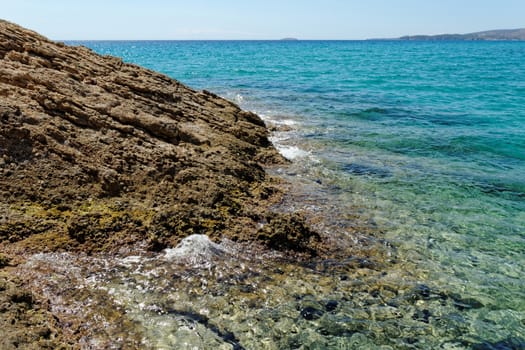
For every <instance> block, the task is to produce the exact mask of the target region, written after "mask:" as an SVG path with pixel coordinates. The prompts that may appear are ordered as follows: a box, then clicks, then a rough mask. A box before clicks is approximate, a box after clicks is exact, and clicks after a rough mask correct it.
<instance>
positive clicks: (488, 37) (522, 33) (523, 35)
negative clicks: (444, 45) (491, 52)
mask: <svg viewBox="0 0 525 350" xmlns="http://www.w3.org/2000/svg"><path fill="white" fill-rule="evenodd" d="M397 40H414V41H416V40H427V41H431V40H432V41H439V40H463V41H495V40H512V41H521V40H525V28H520V29H497V30H488V31H483V32H476V33H468V34H439V35H407V36H402V37H400V38H397Z"/></svg>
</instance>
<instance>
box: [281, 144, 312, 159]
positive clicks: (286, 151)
mask: <svg viewBox="0 0 525 350" xmlns="http://www.w3.org/2000/svg"><path fill="white" fill-rule="evenodd" d="M277 150H278V151H279V152H281V154H282V155H283V157H285V158H286V159H289V160H294V159H297V158H306V157H308V156H309V155H310V152H307V151H305V150H302V149H300V148H299V147H297V146H277Z"/></svg>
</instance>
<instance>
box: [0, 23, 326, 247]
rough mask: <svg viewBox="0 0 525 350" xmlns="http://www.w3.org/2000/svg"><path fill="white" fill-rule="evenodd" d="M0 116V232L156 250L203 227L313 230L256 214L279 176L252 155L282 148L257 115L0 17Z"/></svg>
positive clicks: (5, 238)
mask: <svg viewBox="0 0 525 350" xmlns="http://www.w3.org/2000/svg"><path fill="white" fill-rule="evenodd" d="M0 120H1V124H0V198H1V201H0V213H1V214H0V241H1V242H4V243H3V244H4V246H5V245H6V244H10V245H13V244H15V245H16V247H18V249H24V250H29V251H50V250H52V251H55V250H70V251H71V250H83V251H88V252H91V251H101V250H106V251H107V250H113V249H117V248H119V247H121V246H123V245H132V244H135V243H137V242H146V243H147V244H148V246H149V248H150V249H154V250H158V249H162V248H164V247H166V246H173V245H175V244H176V243H177V242H179V241H180V240H181V239H182V238H184V237H186V236H188V235H190V234H206V235H208V236H209V237H211V238H212V239H217V238H219V237H223V236H224V237H228V238H230V239H233V240H252V239H256V238H257V237H260V239H261V241H262V242H263V243H266V244H267V245H269V246H270V247H276V248H281V247H282V248H285V249H296V250H301V249H303V248H305V247H306V246H307V245H308V244H309V243H308V242H309V241H310V240H311V239H312V238H315V237H316V235H314V234H312V232H311V231H310V230H308V229H307V228H306V226H304V225H303V224H302V223H301V222H299V221H298V220H297V219H296V218H294V217H292V216H280V217H279V220H277V221H274V222H279V224H278V225H276V224H273V226H278V227H279V229H280V230H281V231H282V230H291V231H290V232H292V233H291V234H287V233H283V232H280V233H279V234H276V235H272V234H271V232H269V226H268V227H265V222H270V223H271V222H272V221H271V220H268V216H270V217H271V216H273V214H271V213H270V212H269V211H268V206H269V204H270V203H271V202H272V200H274V199H276V198H278V196H279V193H280V189H279V186H277V185H276V183H275V182H273V181H272V180H271V179H269V177H268V176H267V174H266V173H265V171H264V169H263V167H262V166H263V165H265V164H272V163H276V162H282V161H283V159H282V158H281V156H280V155H279V154H278V153H277V152H276V150H275V149H274V148H273V146H272V145H271V143H270V142H269V141H268V132H267V129H266V128H265V125H264V123H263V121H262V120H261V119H260V118H259V117H258V116H257V115H255V114H253V113H250V112H246V111H243V110H241V109H240V108H239V107H238V106H237V105H235V104H233V103H231V102H229V101H227V100H224V99H222V98H220V97H218V96H216V95H214V94H213V93H210V92H207V91H201V92H198V91H194V90H192V89H190V88H188V87H186V86H184V85H183V84H181V83H179V82H177V81H175V80H173V79H170V78H168V77H166V76H164V75H162V74H159V73H156V72H153V71H150V70H147V69H144V68H141V67H138V66H135V65H132V64H127V63H124V62H122V60H120V59H119V58H115V57H109V56H100V55H98V54H95V53H94V52H92V51H91V50H89V49H87V48H84V47H68V46H65V45H63V44H60V43H55V42H51V41H49V40H47V39H46V38H44V37H42V36H40V35H38V34H36V33H34V32H32V31H29V30H26V29H23V28H21V27H19V26H16V25H14V24H11V23H8V22H5V21H0ZM283 220H284V221H286V222H283ZM273 226H272V227H273ZM303 233H304V237H302V234H303ZM272 237H275V239H279V240H280V241H279V242H276V241H275V239H273V238H272ZM287 237H290V239H289V240H288V241H287V239H288V238H287ZM282 240H284V241H282Z"/></svg>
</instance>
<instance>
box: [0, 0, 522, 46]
mask: <svg viewBox="0 0 525 350" xmlns="http://www.w3.org/2000/svg"><path fill="white" fill-rule="evenodd" d="M0 18H3V19H6V20H9V21H11V22H15V23H18V24H20V25H23V26H25V27H29V28H31V29H34V30H36V31H38V32H40V33H42V34H44V35H46V36H48V37H49V38H51V39H61V40H68V39H280V38H283V37H298V38H301V39H366V38H377V37H398V36H402V35H406V34H440V33H467V32H474V31H481V30H487V29H512V28H520V27H525V0H498V1H496V0H397V1H396V0H302V1H301V0H252V1H250V0H213V1H212V0H184V1H183V0H89V1H76V0H0Z"/></svg>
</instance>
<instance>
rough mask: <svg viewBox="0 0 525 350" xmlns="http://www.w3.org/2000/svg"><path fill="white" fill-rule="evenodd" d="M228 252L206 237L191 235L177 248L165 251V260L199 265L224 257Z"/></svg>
mask: <svg viewBox="0 0 525 350" xmlns="http://www.w3.org/2000/svg"><path fill="white" fill-rule="evenodd" d="M228 252H229V251H228V249H227V248H225V247H223V246H221V245H220V244H217V243H213V242H212V241H211V240H210V239H209V238H208V236H206V235H191V236H188V237H186V238H184V239H183V240H182V241H181V242H180V243H179V244H178V245H177V246H176V247H175V248H171V249H170V248H168V249H165V250H164V258H165V259H167V260H178V259H184V260H186V259H187V260H189V262H191V263H199V262H204V261H209V260H211V259H213V258H217V257H222V256H224V255H225V254H227V253H228Z"/></svg>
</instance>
